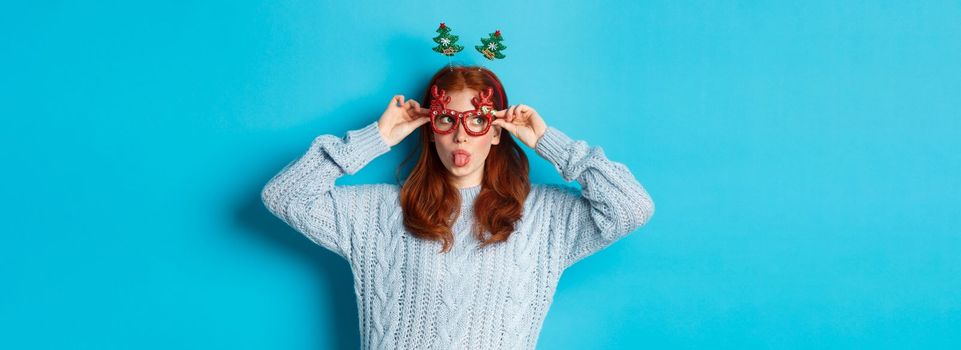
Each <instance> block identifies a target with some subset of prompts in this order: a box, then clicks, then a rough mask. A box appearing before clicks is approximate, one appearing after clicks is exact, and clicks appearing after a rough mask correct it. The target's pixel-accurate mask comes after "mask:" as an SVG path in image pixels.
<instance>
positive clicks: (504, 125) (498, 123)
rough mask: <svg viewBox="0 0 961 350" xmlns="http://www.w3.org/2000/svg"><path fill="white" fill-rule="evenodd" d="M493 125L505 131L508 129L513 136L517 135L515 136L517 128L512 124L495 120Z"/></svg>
mask: <svg viewBox="0 0 961 350" xmlns="http://www.w3.org/2000/svg"><path fill="white" fill-rule="evenodd" d="M491 125H496V126H499V127H502V128H504V129H507V131H509V132H510V133H511V134H515V135H516V134H517V126H516V125H514V124H511V123H508V122H506V121H505V120H503V119H497V120H494V122H493V123H491Z"/></svg>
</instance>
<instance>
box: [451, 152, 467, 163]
mask: <svg viewBox="0 0 961 350" xmlns="http://www.w3.org/2000/svg"><path fill="white" fill-rule="evenodd" d="M469 160H470V156H468V155H466V154H463V153H455V154H454V165H456V166H465V165H467V162H468V161H469Z"/></svg>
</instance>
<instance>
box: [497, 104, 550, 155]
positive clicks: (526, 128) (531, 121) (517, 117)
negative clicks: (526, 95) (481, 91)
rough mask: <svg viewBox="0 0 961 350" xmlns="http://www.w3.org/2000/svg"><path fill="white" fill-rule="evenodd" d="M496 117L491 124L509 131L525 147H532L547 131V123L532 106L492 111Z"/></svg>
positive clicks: (518, 106)
mask: <svg viewBox="0 0 961 350" xmlns="http://www.w3.org/2000/svg"><path fill="white" fill-rule="evenodd" d="M494 116H496V117H497V119H495V120H494V122H493V123H492V125H495V126H500V127H502V128H504V129H507V131H510V133H511V134H513V135H514V137H517V138H518V139H520V140H521V142H523V143H524V144H525V145H527V147H530V148H534V146H536V145H537V140H540V139H541V136H543V135H544V132H546V131H547V123H544V118H541V115H540V114H537V111H535V110H534V109H533V108H531V107H529V106H527V105H516V106H511V107H510V108H508V109H505V110H502V111H496V112H494Z"/></svg>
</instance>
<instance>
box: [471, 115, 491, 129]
mask: <svg viewBox="0 0 961 350" xmlns="http://www.w3.org/2000/svg"><path fill="white" fill-rule="evenodd" d="M489 123H490V120H488V119H487V117H486V116H483V115H472V116H470V117H467V128H468V129H470V131H472V132H481V131H484V129H486V128H487V124H489Z"/></svg>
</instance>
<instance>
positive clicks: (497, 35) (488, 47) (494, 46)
mask: <svg viewBox="0 0 961 350" xmlns="http://www.w3.org/2000/svg"><path fill="white" fill-rule="evenodd" d="M503 40H504V38H503V37H501V31H500V30H498V31H495V32H493V33H490V36H489V37H487V38H481V45H477V46H474V48H475V49H477V51H478V52H480V53H482V54H484V57H487V59H489V60H491V61H493V60H494V59H495V58H498V59H500V58H504V57H506V56H504V54H502V53H501V51H502V50H504V49H506V48H507V46H504V44H503V43H501V41H503Z"/></svg>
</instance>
